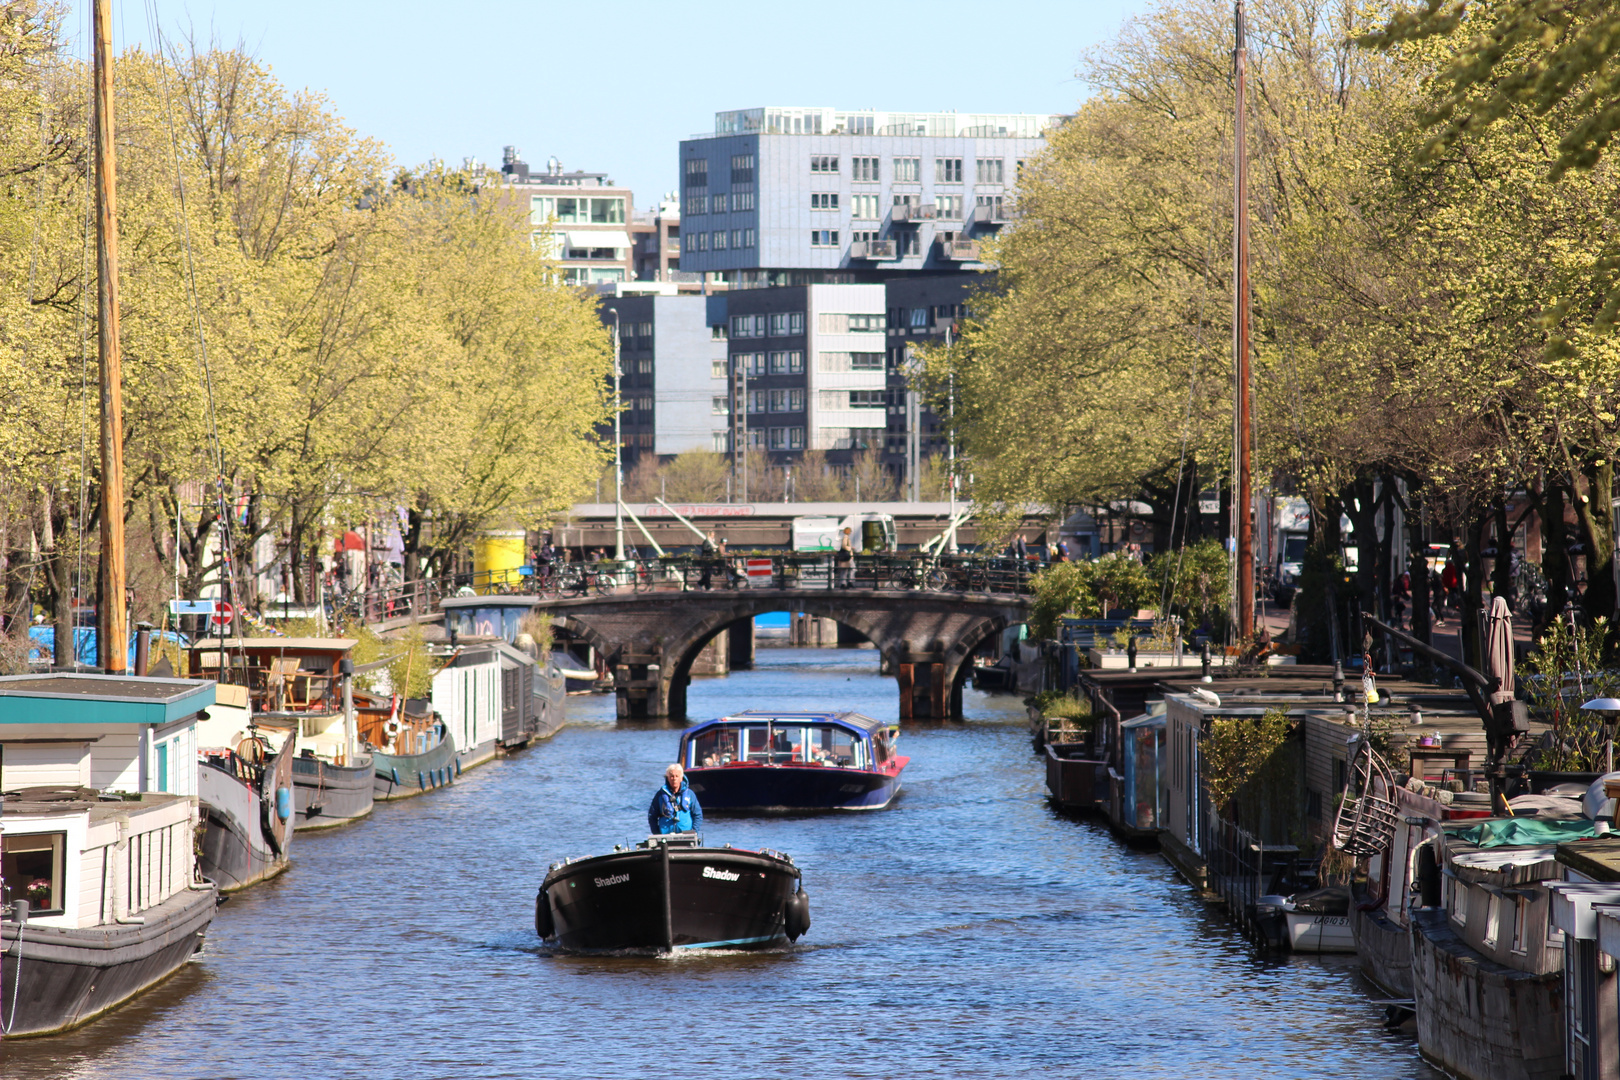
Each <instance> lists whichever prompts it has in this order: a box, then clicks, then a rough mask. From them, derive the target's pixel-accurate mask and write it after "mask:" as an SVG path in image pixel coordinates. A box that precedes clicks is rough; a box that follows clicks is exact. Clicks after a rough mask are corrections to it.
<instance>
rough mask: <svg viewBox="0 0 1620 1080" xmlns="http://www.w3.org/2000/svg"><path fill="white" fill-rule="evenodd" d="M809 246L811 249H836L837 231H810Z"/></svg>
mask: <svg viewBox="0 0 1620 1080" xmlns="http://www.w3.org/2000/svg"><path fill="white" fill-rule="evenodd" d="M810 246H811V247H837V246H838V230H837V229H811V230H810Z"/></svg>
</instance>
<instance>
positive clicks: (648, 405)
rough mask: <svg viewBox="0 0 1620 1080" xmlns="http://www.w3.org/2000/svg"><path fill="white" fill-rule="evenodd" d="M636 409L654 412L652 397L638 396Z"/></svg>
mask: <svg viewBox="0 0 1620 1080" xmlns="http://www.w3.org/2000/svg"><path fill="white" fill-rule="evenodd" d="M636 411H637V412H652V411H653V399H652V398H650V397H639V398H636Z"/></svg>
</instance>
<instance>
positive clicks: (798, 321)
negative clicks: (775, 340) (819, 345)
mask: <svg viewBox="0 0 1620 1080" xmlns="http://www.w3.org/2000/svg"><path fill="white" fill-rule="evenodd" d="M770 333H771V337H790V336H792V335H794V334H802V333H804V312H802V311H779V312H777V313H776V314H774V315H772V316H771V322H770Z"/></svg>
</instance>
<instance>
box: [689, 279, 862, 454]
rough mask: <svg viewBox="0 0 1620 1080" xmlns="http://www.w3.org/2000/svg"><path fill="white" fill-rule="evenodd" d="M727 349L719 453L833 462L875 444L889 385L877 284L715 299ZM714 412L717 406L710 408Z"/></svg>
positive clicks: (758, 291)
mask: <svg viewBox="0 0 1620 1080" xmlns="http://www.w3.org/2000/svg"><path fill="white" fill-rule="evenodd" d="M713 300H714V301H715V307H714V308H713V309H711V311H712V312H713V313H715V314H718V313H719V311H721V310H723V311H724V313H725V322H724V324H723V325H720V324H717V325H716V327H715V329H716V330H723V331H724V333H725V335H726V339H727V346H728V354H729V360H730V367H729V370H730V374H731V385H730V387H729V392H728V394H727V396H726V406H727V407H728V408H729V410H730V420H731V423H730V440H729V442H728V444H727V448H728V449H729V447H730V446H735V445H739V443H740V442H741V441H742V440H744V439H746V445H748V446H752V447H757V448H760V449H763V450H765V451H767V452H769V453H770V454H771V456H772V457H773V458H786V457H791V456H793V455H795V454H797V453H801V452H803V451H805V450H825V451H827V452H828V457H829V458H830V459H831V460H833V461H834V462H841V461H848V460H849V459H850V458H851V457H852V456H853V455H854V453H856V452H859V451H861V450H865V449H867V448H868V447H872V446H881V445H882V443H883V436H884V423H885V416H884V401H885V396H886V395H885V387H886V380H887V371H886V356H885V345H886V340H885V333H884V321H885V314H884V290H883V286H882V285H881V284H855V285H789V286H782V287H778V288H771V289H742V290H734V291H732V292H729V293H726V294H724V295H723V296H717V297H714V298H713ZM716 407H717V408H718V407H719V402H718V401H717V403H716Z"/></svg>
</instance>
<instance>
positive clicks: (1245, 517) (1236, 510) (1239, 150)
mask: <svg viewBox="0 0 1620 1080" xmlns="http://www.w3.org/2000/svg"><path fill="white" fill-rule="evenodd" d="M1236 22H1237V48H1236V49H1235V50H1234V52H1233V57H1232V62H1233V75H1234V82H1235V85H1236V89H1237V115H1236V122H1235V125H1234V131H1235V138H1234V140H1233V146H1234V162H1233V189H1234V190H1233V208H1232V214H1233V229H1232V262H1233V273H1232V284H1233V289H1232V291H1233V294H1234V311H1233V319H1232V368H1233V375H1234V378H1235V380H1236V387H1235V390H1234V394H1233V397H1234V399H1235V407H1234V410H1233V411H1234V417H1233V426H1234V428H1235V432H1234V435H1235V442H1236V446H1235V447H1234V453H1233V461H1232V469H1233V472H1234V473H1235V474H1236V475H1235V483H1234V485H1233V487H1234V490H1233V492H1232V503H1233V506H1232V521H1233V532H1234V533H1236V536H1237V552H1236V555H1237V604H1236V612H1235V615H1236V632H1237V637H1238V639H1239V640H1240V641H1241V640H1242V639H1244V638H1247V637H1249V636H1250V635H1252V634H1253V633H1254V505H1253V504H1254V498H1253V492H1252V490H1251V484H1250V465H1251V463H1250V460H1249V457H1250V446H1251V442H1252V440H1251V438H1250V415H1249V411H1250V398H1249V358H1250V342H1249V159H1248V147H1247V145H1246V143H1245V141H1244V127H1245V116H1244V104H1245V103H1244V93H1245V90H1246V89H1247V88H1246V86H1245V81H1246V78H1247V72H1246V71H1245V67H1246V61H1247V59H1248V57H1247V53H1248V49H1247V46H1246V43H1245V41H1244V27H1243V0H1237V12H1236Z"/></svg>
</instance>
